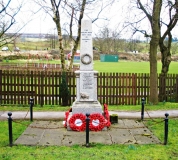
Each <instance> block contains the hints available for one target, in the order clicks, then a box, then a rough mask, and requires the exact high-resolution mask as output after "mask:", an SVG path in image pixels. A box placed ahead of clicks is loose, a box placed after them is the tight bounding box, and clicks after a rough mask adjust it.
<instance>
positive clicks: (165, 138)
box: [164, 113, 169, 145]
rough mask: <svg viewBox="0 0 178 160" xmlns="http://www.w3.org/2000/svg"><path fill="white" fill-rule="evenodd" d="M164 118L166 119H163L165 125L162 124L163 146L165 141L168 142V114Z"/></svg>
mask: <svg viewBox="0 0 178 160" xmlns="http://www.w3.org/2000/svg"><path fill="white" fill-rule="evenodd" d="M165 116H166V118H165V119H164V121H165V124H164V145H166V144H167V140H168V121H169V119H168V116H169V114H168V113H165Z"/></svg>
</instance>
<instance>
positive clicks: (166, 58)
mask: <svg viewBox="0 0 178 160" xmlns="http://www.w3.org/2000/svg"><path fill="white" fill-rule="evenodd" d="M171 43H172V35H171V33H170V32H169V34H168V41H167V45H165V44H164V37H162V38H160V41H159V47H160V51H161V62H162V69H161V74H162V75H166V74H167V73H168V71H169V65H170V63H171V52H170V50H171Z"/></svg>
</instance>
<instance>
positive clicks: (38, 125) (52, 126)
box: [14, 119, 161, 146]
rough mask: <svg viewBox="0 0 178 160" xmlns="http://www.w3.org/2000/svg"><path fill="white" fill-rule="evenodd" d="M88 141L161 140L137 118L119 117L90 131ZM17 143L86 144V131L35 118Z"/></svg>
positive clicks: (113, 142)
mask: <svg viewBox="0 0 178 160" xmlns="http://www.w3.org/2000/svg"><path fill="white" fill-rule="evenodd" d="M89 142H90V143H102V144H109V145H111V144H159V143H161V142H160V140H159V139H158V138H157V137H156V136H155V135H153V133H152V132H151V131H150V130H149V129H148V128H146V127H145V125H144V124H143V123H142V122H139V121H137V120H129V119H122V120H121V119H119V121H118V123H117V124H112V125H111V127H109V128H108V129H107V130H104V131H99V132H94V131H90V132H89ZM14 144H16V145H18V144H21V145H35V146H36V145H42V146H51V145H55V146H72V145H75V144H78V145H85V144H86V132H77V131H68V130H67V129H66V128H65V127H64V126H63V124H62V121H34V122H32V123H31V124H30V125H29V126H28V128H27V129H26V130H25V131H24V133H23V134H22V135H21V136H20V137H19V138H18V139H17V140H16V141H15V143H14Z"/></svg>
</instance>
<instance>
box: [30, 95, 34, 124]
mask: <svg viewBox="0 0 178 160" xmlns="http://www.w3.org/2000/svg"><path fill="white" fill-rule="evenodd" d="M33 105H34V99H33V98H30V120H31V121H33Z"/></svg>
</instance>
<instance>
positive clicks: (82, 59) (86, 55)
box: [81, 54, 92, 64]
mask: <svg viewBox="0 0 178 160" xmlns="http://www.w3.org/2000/svg"><path fill="white" fill-rule="evenodd" d="M85 57H88V58H89V60H88V62H86V61H85V60H84V58H85ZM91 61H92V58H91V56H90V55H89V54H83V55H82V56H81V62H82V63H83V64H90V63H91Z"/></svg>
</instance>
